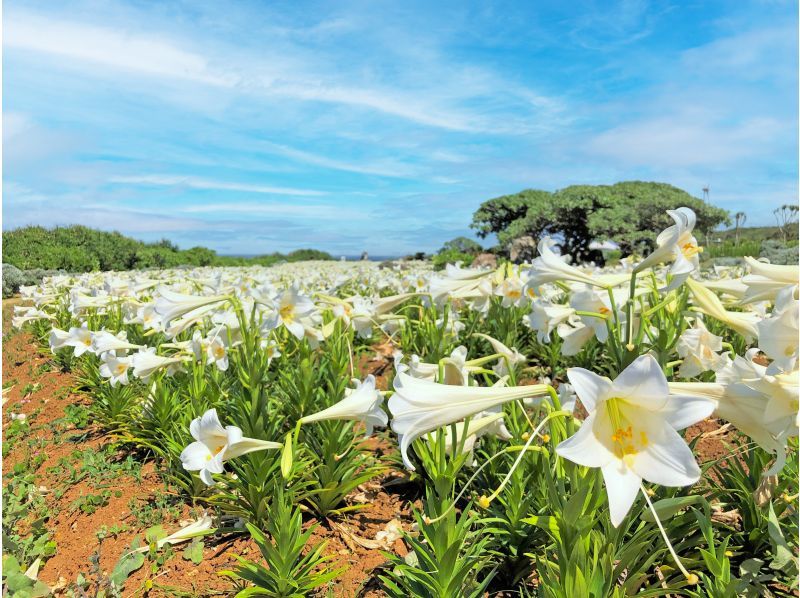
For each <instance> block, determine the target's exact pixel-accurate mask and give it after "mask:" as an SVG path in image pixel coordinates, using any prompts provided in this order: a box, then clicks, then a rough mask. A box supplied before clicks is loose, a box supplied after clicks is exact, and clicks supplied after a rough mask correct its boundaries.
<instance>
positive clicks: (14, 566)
mask: <svg viewBox="0 0 800 598" xmlns="http://www.w3.org/2000/svg"><path fill="white" fill-rule="evenodd" d="M20 572H21V569H20V566H19V561H18V560H17V559H16V557H14V556H13V555H11V554H4V555H3V577H8V576H9V575H11V574H12V573H20Z"/></svg>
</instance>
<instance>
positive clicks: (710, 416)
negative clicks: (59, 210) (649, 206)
mask: <svg viewBox="0 0 800 598" xmlns="http://www.w3.org/2000/svg"><path fill="white" fill-rule="evenodd" d="M669 214H670V216H671V217H672V219H673V220H674V222H675V224H674V225H673V226H671V227H669V228H667V229H666V230H664V231H662V232H661V234H660V235H659V236H658V241H657V244H658V246H657V248H656V249H655V250H654V251H653V252H652V253H651V254H650V255H648V256H644V257H642V258H640V259H627V258H626V259H625V260H623V261H622V262H620V263H619V264H617V265H615V266H611V267H606V268H602V269H600V268H595V267H593V266H577V265H572V264H570V260H569V259H568V258H565V257H563V256H561V255H559V254H557V253H556V252H555V251H554V248H553V247H552V245H553V241H552V240H550V239H547V238H544V239H542V240H540V241H539V245H538V257H536V258H535V259H534V260H533V261H532V262H531V263H527V264H522V265H513V264H503V265H501V266H500V267H498V268H497V269H478V268H462V267H460V266H459V265H452V264H451V265H448V267H447V268H446V269H445V270H444V271H442V272H433V271H432V270H431V267H430V265H429V264H427V263H425V262H414V261H411V262H393V263H392V264H391V266H388V267H386V265H382V266H380V267H379V266H378V265H377V264H373V263H368V262H297V263H288V264H282V265H278V266H274V267H270V268H265V267H260V266H258V267H242V268H208V267H207V268H194V269H166V270H149V271H136V272H107V273H88V274H81V275H74V276H67V275H64V276H55V277H51V278H47V279H45V280H44V282H43V283H42V284H41V285H39V286H35V287H23V288H22V289H21V294H22V304H21V305H17V306H16V307H15V308H14V316H13V321H12V325H13V327H14V328H15V329H18V332H15V333H12V334H11V336H7V337H6V338H5V342H4V355H5V357H6V361H8V355H9V354H8V353H7V350H10V349H7V347H8V345H9V343H10V340H9V339H11V340H13V335H14V334H16V335H19V334H29V335H30V338H31V339H32V342H35V343H38V345H39V346H40V347H41V348H42V349H43V350H44V351H46V352H47V355H48V359H47V361H46V362H42V363H48V364H50V365H48V368H47V370H45V373H44V374H43V376H44V378H43V380H45V379H47V377H48V376H49V377H51V378H52V377H57V376H68V377H69V381H70V382H69V386H70V387H71V388H72V387H74V388H75V389H76V390H77V391H78V392H77V393H76V394H75V396H77V397H79V398H80V400H79V402H78V403H79V405H78V403H76V404H72V405H68V406H66V407H65V406H63V405H62V406H59V407H58V408H59V409H62V410H63V413H64V414H65V417H66V418H67V419H70V421H71V423H72V425H73V428H78V429H79V430H80V429H87V430H91V431H92V434H78V435H73V436H70V437H69V440H68V441H67V440H66V436H64V438H65V439H64V440H63V442H69V443H72V448H73V450H77V451H81V450H85V451H89V450H90V449H91V450H94V451H95V452H94V453H92V454H93V455H95V456H96V455H101V457H102V455H105V456H104V457H102V458H99V459H97V463H95V465H94V466H93V467H94V469H91V468H87V467H86V463H87V462H88V457H87V456H86V455H87V454H88V453H83V454H82V455H83V456H81V457H80V458H79V459H78V460H77V461H75V462H74V463H73V464H72V465H70V466H69V467H71V468H72V469H71V470H70V469H69V467H66V466H64V467H61V469H56V470H54V471H55V473H52V472H51V473H50V474H48V475H50V477H51V478H54V477H55V478H60V479H61V481H63V480H64V479H68V480H69V482H68V486H67V488H68V489H67V490H64V492H68V493H69V496H70V497H71V503H70V505H71V506H70V507H69V508H70V509H74V510H75V511H76V512H78V513H84V514H93V513H97V512H102V511H103V509H108V508H109V507H110V505H113V504H114V501H115V497H116V498H120V497H121V496H122V495H123V493H124V492H129V491H130V488H127V487H126V486H127V485H129V484H135V485H137V486H141V488H152V489H155V488H159V487H160V488H163V489H164V492H163V493H161V494H160V495H159V496H161V497H163V501H164V505H163V509H162V510H161V511H158V510H156V511H152V512H151V516H145V515H141V514H140V515H137V516H136V517H134V518H133V519H136V524H135V525H134V524H133V523H131V521H132V520H131V519H130V518H128V519H126V520H125V521H122V520H120V521H113V520H111V519H110V518H106V519H107V520H104V522H105V526H106V527H105V528H104V529H105V531H104V532H103V535H102V538H99V540H100V542H98V538H95V536H96V530H94V529H91V530H86V538H87V539H86V543H87V544H90V543H91V544H92V545H94V544H97V545H98V546H100V545H103V544H104V545H105V547H106V548H105V550H106V552H104V553H102V554H100V552H101V551H100V548H98V549H97V552H98V554H97V556H96V557H95V556H92V557H90V558H89V559H88V560H87V561H86V562H85V563H84V562H78V563H72V565H69V564H68V561H70V560H73V561H74V560H76V559H75V558H72V555H71V554H70V548H69V547H68V546H61V545H59V543H58V538H56V537H55V535H54V534H53V533H51V532H52V530H50V531H48V528H49V527H52V525H53V522H55V521H56V520H58V517H59V515H58V514H57V513H54V512H53V511H52V509H51V510H49V511H48V510H47V507H46V505H47V504H48V502H47V501H48V500H49V498H48V497H49V496H52V494H53V493H52V492H49V493H48V491H47V489H46V488H45V490H42V489H41V488H42V486H39V485H38V483H35V482H32V481H31V480H33V479H35V478H34V477H33V476H35V475H37V474H36V472H37V470H38V469H39V468H42V467H43V466H42V464H43V463H44V462H45V460H46V458H47V456H46V455H45V454H44V453H46V452H47V450H50V449H47V450H44V449H42V447H41V446H39V447H37V446H34V445H35V442H34V439H33V437H32V435H31V433H30V432H31V428H32V427H33V426H35V425H36V420H37V417H39V418H44V419H45V420H46V421H48V422H49V421H51V420H49V419H47V418H46V415H47V412H48V411H49V410H52V409H55V408H56V405H57V404H58V405H61V403H60V402H59V401H61V399H58V398H53V400H52V402H51V403H48V402H47V401H45V402H43V403H42V404H41V409H40V410H39V411H38V412H37V413H36V414H30V413H29V412H30V410H29V409H27V410H26V399H27V397H29V396H30V395H31V394H34V393H35V389H33V390H31V392H29V393H25V392H18V391H19V390H20V389H19V388H17V389H16V391H14V392H17V394H15V395H13V396H14V397H15V398H13V399H9V398H8V397H11V396H12V395H11V394H9V395H8V396H6V390H7V389H8V390H9V392H10V391H12V390H14V389H13V388H12V386H13V385H11V384H10V385H8V386H6V385H5V384H4V405H5V408H4V413H5V418H4V424H3V425H4V445H3V455H4V457H6V458H8V455H9V454H10V453H11V452H12V451H13V452H14V453H13V454H14V458H13V459H12V465H11V466H8V465H6V466H4V470H3V473H4V490H5V491H4V497H5V498H4V503H5V505H4V507H5V508H4V514H3V539H4V546H3V564H4V567H3V576H4V583H5V584H6V587H7V588H9V590H10V591H12V594H13V595H20V596H23V595H24V596H37V595H47V594H48V593H51V592H52V593H56V594H63V595H75V596H87V595H91V596H101V595H102V596H113V595H126V596H127V595H140V594H147V595H192V596H193V595H238V596H251V595H264V596H282V597H283V596H307V595H331V596H354V595H365V596H367V595H368V596H398V597H399V596H403V597H408V596H431V597H434V596H435V597H443V598H444V597H452V598H462V597H472V596H476V597H477V596H485V595H492V596H496V595H501V596H545V597H553V598H556V597H559V598H572V597H584V596H586V597H589V596H591V597H605V596H615V597H616V596H627V595H642V596H668V595H669V596H678V595H680V596H713V597H727V596H753V597H755V596H796V595H797V592H796V589H795V588H796V578H797V574H798V556H797V547H798V529H797V502H798V463H797V436H798V418H797V412H798V304H799V302H798V282H799V279H800V276H799V274H798V268H797V267H796V266H776V265H770V264H768V263H764V262H760V261H757V260H755V259H752V258H745V264H744V265H743V266H735V267H725V268H719V267H716V268H701V266H700V257H701V254H702V247H700V246H699V245H698V242H697V240H696V239H695V237H694V236H693V227H694V221H695V217H694V214H693V213H692V212H691V210H688V209H686V208H679V209H677V210H673V211H670V212H669ZM17 360H18V361H19V365H20V366H22V365H23V363H24V359H22V358H18V359H17ZM40 361H41V360H40ZM4 372H5V373H6V376H7V375H8V372H7V371H6V370H4ZM65 397H66V395H65ZM49 400H50V399H48V401H49ZM81 424H82V425H81ZM51 427H53V428H54V429H55V428H56V427H57V426H56V425H55V424H53V426H51ZM98 438H103V439H104V440H103V442H104V443H105V446H107V447H110V448H109V450H107V451H106V452H103V453H100V452H98V451H97V450H95V449H96V448H97V446H98V444H97V443H98ZM56 444H58V443H56ZM709 447H710V448H709ZM52 450H57V448H56V447H53V449H52ZM19 455H24V457H20V456H19ZM93 458H96V457H93ZM45 469H46V467H45ZM47 471H48V472H50V469H47ZM98 472H99V473H98ZM132 472H139V473H138V474H135V473H132ZM142 472H144V473H142ZM69 476H71V477H69ZM126 476H127V477H126ZM137 476H138V478H137ZM98 480H102V483H99V482H98ZM123 480H127V481H125V482H124V483H123ZM130 480H137V481H134V482H131V481H130ZM76 489H77V490H76ZM90 490H91V491H90ZM117 493H119V495H118V494H117ZM9 497H12V498H9ZM159 500H161V499H159ZM151 502H152V501H151ZM75 505H77V506H75ZM132 512H133V511H132ZM136 513H139V511H136ZM153 513H155V515H153ZM163 513H169V514H170V516H169V517H167V516H164V515H163ZM126 517H127V515H126ZM178 519H181V523H182V525H180V524H178V523H177V520H178ZM123 525H124V526H125V529H123ZM115 526H116V527H115ZM114 530H117V531H116V533H115V531H114ZM120 538H124V539H125V541H124V542H120V541H118V540H119V539H120ZM75 550H77V548H76V549H75ZM223 551H225V554H226V555H228V554H229V555H230V558H228V559H227V560H226V561H225V563H224V564H220V563H219V560H220V559H219V558H218V556H219V555H220V554H222V552H223ZM234 554H235V555H238V558H234V556H233V555H234ZM92 559H94V560H92ZM59 560H60V561H62V562H64V564H63V565H59V566H60V567H62V569H58V570H56V565H55V564H51V562H52V563H56V562H57V561H59ZM212 561H213V565H210V563H211V562H212ZM178 562H180V563H183V564H185V566H181V568H180V571H181V573H180V574H173V575H171V576H169V583H167V581H165V580H166V577H164V576H163V575H164V573H163V572H164V571H165V570H166V569H169V568H170V567H173V568H174V569H175V570H176V571H177V570H178V568H177V566H176V565H174V563H178ZM171 563H172V565H171ZM218 565H219V566H218ZM70 566H72V567H73V568H71V569H70V568H69V567H70ZM75 567H77V569H75ZM192 568H197V570H198V571H201V570H203V571H205V573H203V575H204V577H202V579H200V578H192V574H190V571H191V570H192ZM67 570H69V571H70V574H71V575H72V574H73V573H74V572H75V571H76V570H77V571H80V573H79V574H77V575H72V577H70V578H68V579H67V578H66V577H63V571H67ZM45 573H47V575H45ZM48 575H49V576H50V577H49V578H47V576H48ZM59 577H63V579H62V580H61V581H60V582H58V583H57V582H56V580H57V579H58V578H59ZM208 580H213V583H212V582H211V581H208ZM196 582H197V583H196Z"/></svg>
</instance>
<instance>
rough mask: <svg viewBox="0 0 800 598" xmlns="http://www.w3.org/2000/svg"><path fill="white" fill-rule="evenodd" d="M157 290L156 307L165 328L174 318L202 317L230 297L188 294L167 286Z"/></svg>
mask: <svg viewBox="0 0 800 598" xmlns="http://www.w3.org/2000/svg"><path fill="white" fill-rule="evenodd" d="M157 292H158V298H157V299H156V302H155V306H154V307H155V311H156V313H158V314H159V315H160V316H161V321H162V324H163V327H164V328H168V327H169V325H170V323H171V322H172V321H173V320H177V319H186V320H196V319H199V318H202V317H203V316H204V315H205V314H207V313H209V312H211V311H213V310H214V309H216V308H217V307H218V306H219V305H220V304H221V303H223V302H224V301H227V299H228V297H227V295H210V296H203V295H187V294H184V293H177V292H175V291H173V290H170V289H168V288H166V287H159V288H158V289H157Z"/></svg>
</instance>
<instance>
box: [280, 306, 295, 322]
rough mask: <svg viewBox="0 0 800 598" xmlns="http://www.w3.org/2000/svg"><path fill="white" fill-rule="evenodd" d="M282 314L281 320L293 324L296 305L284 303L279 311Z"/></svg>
mask: <svg viewBox="0 0 800 598" xmlns="http://www.w3.org/2000/svg"><path fill="white" fill-rule="evenodd" d="M278 313H280V315H281V320H283V321H284V322H286V323H287V324H291V323H292V322H294V306H293V305H284V306H283V307H282V308H280V310H279V311H278Z"/></svg>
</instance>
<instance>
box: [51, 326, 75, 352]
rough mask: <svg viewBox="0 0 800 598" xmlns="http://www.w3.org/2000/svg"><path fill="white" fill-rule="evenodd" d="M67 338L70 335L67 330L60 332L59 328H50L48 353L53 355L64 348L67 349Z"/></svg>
mask: <svg viewBox="0 0 800 598" xmlns="http://www.w3.org/2000/svg"><path fill="white" fill-rule="evenodd" d="M69 338H70V335H69V332H68V331H67V330H61V329H59V328H51V329H50V337H49V342H50V351H52V352H53V353H55V352H56V351H59V350H61V349H63V348H64V347H67V346H68V345H67V341H68V340H69Z"/></svg>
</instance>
